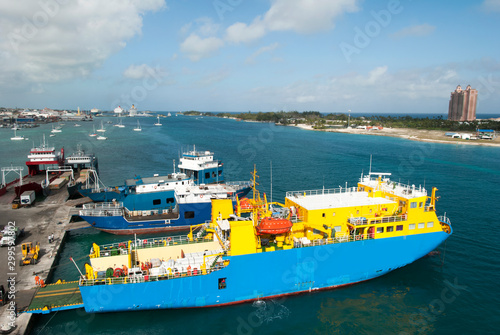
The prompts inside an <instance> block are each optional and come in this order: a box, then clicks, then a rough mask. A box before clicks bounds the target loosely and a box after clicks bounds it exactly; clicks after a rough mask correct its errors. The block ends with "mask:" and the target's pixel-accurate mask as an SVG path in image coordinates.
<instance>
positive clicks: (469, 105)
mask: <svg viewBox="0 0 500 335" xmlns="http://www.w3.org/2000/svg"><path fill="white" fill-rule="evenodd" d="M476 104H477V90H475V89H472V88H471V87H470V85H468V86H467V88H466V89H465V90H462V87H461V86H460V85H458V86H457V89H456V90H455V92H451V98H450V107H449V109H448V120H451V121H474V120H476Z"/></svg>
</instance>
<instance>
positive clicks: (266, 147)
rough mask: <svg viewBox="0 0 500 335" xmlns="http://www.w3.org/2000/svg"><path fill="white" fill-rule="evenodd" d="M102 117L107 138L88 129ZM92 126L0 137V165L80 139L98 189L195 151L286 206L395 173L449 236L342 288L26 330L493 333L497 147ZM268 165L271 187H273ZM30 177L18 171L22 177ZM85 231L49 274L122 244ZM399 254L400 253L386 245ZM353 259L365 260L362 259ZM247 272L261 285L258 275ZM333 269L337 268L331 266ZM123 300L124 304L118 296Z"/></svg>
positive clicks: (46, 323)
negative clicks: (102, 246)
mask: <svg viewBox="0 0 500 335" xmlns="http://www.w3.org/2000/svg"><path fill="white" fill-rule="evenodd" d="M101 120H103V121H104V124H105V125H106V126H107V132H106V133H105V136H107V137H108V140H106V141H97V140H96V139H95V138H92V137H89V136H88V134H89V133H90V131H91V130H92V126H93V125H94V124H95V126H96V128H98V127H99V126H100V122H101ZM106 121H112V122H113V123H116V122H118V120H117V119H116V118H111V117H110V118H106V117H104V118H99V119H97V121H95V122H81V123H80V124H81V125H82V126H81V127H74V125H73V124H74V122H66V124H65V125H64V126H63V128H62V130H63V131H62V133H59V134H57V135H56V136H55V137H48V136H49V134H50V130H51V129H52V128H51V125H42V126H41V127H38V128H33V129H26V130H22V131H19V132H18V134H19V135H24V136H25V137H29V140H28V141H10V137H11V136H12V134H11V133H12V131H10V130H5V129H2V130H0V165H1V166H2V167H3V166H8V165H10V164H11V163H12V164H13V165H19V166H24V162H25V160H26V155H27V153H28V151H29V149H30V148H31V147H32V145H33V141H34V142H35V145H36V144H39V143H40V141H41V139H42V134H46V139H47V140H48V141H49V144H50V145H51V146H55V147H56V148H60V147H61V146H64V148H65V153H66V154H67V155H68V154H70V153H72V152H73V151H75V150H76V147H77V145H78V144H81V145H82V148H83V149H84V150H85V151H88V152H94V153H95V154H96V155H97V156H98V157H99V168H100V175H101V178H102V180H103V182H104V183H105V184H106V185H116V184H120V183H122V182H123V180H124V179H125V178H129V177H132V176H134V175H139V174H140V175H141V176H150V175H152V174H154V173H160V174H164V173H168V172H171V171H172V166H173V160H174V159H175V160H176V162H177V161H178V157H179V153H180V152H181V151H183V150H185V149H187V148H188V146H192V145H196V148H197V149H199V150H203V149H206V150H211V151H214V152H215V154H216V157H217V158H219V159H221V160H222V161H223V162H224V167H225V174H226V179H227V180H244V179H249V178H250V171H251V170H252V169H253V164H256V165H257V170H258V172H259V175H260V179H259V183H260V186H259V189H260V190H262V191H265V192H266V193H267V195H268V197H270V196H271V193H272V198H273V200H275V201H282V200H283V199H284V195H285V192H286V191H291V190H307V189H320V188H323V187H325V188H336V187H339V186H341V187H345V186H346V183H345V182H346V181H347V182H348V184H347V186H348V187H349V186H354V185H355V184H356V182H357V180H358V178H359V176H360V175H361V173H362V172H365V173H366V172H368V169H369V161H370V155H373V167H372V170H373V171H378V172H392V173H393V176H392V178H393V179H394V180H400V181H401V182H404V183H409V184H415V185H417V186H418V185H419V184H421V185H424V184H425V186H426V188H427V189H428V190H430V188H431V187H432V186H436V187H437V188H438V189H439V191H438V195H439V196H441V199H439V201H438V204H437V209H438V212H439V215H442V214H443V213H444V212H446V214H447V215H448V216H449V217H450V219H451V222H452V225H453V229H454V234H453V235H452V236H451V237H450V238H449V239H448V241H447V242H446V244H445V245H443V246H442V247H441V248H440V249H439V253H438V254H436V255H433V256H429V257H425V258H423V259H421V260H419V261H417V262H415V263H414V264H411V265H409V266H407V267H405V268H402V269H399V270H396V271H393V272H392V273H389V274H388V275H385V276H383V277H380V278H377V279H374V280H371V281H367V282H364V283H360V284H357V285H352V286H349V287H345V288H341V289H336V290H329V291H322V292H314V293H311V294H303V295H299V296H292V297H286V298H282V299H275V300H269V301H265V302H261V303H260V304H252V303H249V304H240V305H235V306H229V307H223V308H204V309H188V310H159V311H147V312H129V313H110V314H97V315H92V314H86V313H85V312H83V310H75V311H64V312H58V313H55V314H50V315H43V316H37V321H36V324H35V328H34V329H33V333H34V334H84V333H88V334H164V333H200V334H202V333H206V334H285V333H286V334H324V333H362V334H370V333H388V334H432V333H436V334H456V333H485V334H487V333H491V334H493V333H498V329H500V318H498V311H499V308H498V306H500V293H499V292H500V290H498V280H499V278H500V276H499V275H500V262H499V261H498V259H500V247H499V244H500V237H499V235H500V226H499V224H500V220H499V219H498V217H497V216H496V215H497V212H498V209H499V206H498V199H500V151H499V149H498V148H491V147H481V146H467V145H454V144H434V143H424V142H415V141H409V140H403V139H397V138H390V137H382V136H367V135H352V134H339V133H324V132H314V131H306V130H301V129H297V128H293V127H279V126H275V125H273V124H264V123H248V122H238V121H235V120H231V119H220V118H209V117H188V116H178V117H175V116H173V117H170V118H165V119H161V122H162V124H163V126H162V127H155V126H154V125H153V124H154V123H155V122H156V118H140V122H141V127H142V129H143V131H142V132H134V131H132V128H134V127H135V125H136V122H137V121H136V119H135V118H124V119H123V124H124V125H125V126H126V127H125V128H118V127H113V126H112V125H110V124H106ZM271 166H272V185H273V187H272V191H271ZM25 171H26V170H25ZM121 239H123V237H116V236H112V235H108V234H105V233H101V232H96V231H94V230H93V229H82V230H78V231H73V232H72V233H71V234H70V236H69V238H68V240H67V242H66V245H65V248H64V250H63V252H62V254H61V258H60V263H59V264H60V265H59V266H58V267H57V269H56V270H55V273H54V278H53V279H54V280H57V279H59V278H61V279H65V280H75V279H76V278H77V277H78V272H77V270H76V268H75V267H74V266H73V265H72V264H71V263H70V262H69V260H68V259H69V257H73V258H74V259H75V260H77V263H78V265H79V266H80V267H81V268H83V264H84V263H85V261H86V255H87V254H88V251H89V249H90V246H91V243H92V242H96V243H109V242H111V241H116V240H121ZM394 252H395V253H397V252H398V251H397V250H394ZM352 262H353V263H356V262H370V255H366V257H365V258H363V259H353V260H352ZM271 266H273V265H272V264H262V266H261V267H260V268H257V269H255V271H259V272H261V273H262V280H266V268H267V267H271ZM331 266H335V264H332V265H331ZM124 299H126V297H124Z"/></svg>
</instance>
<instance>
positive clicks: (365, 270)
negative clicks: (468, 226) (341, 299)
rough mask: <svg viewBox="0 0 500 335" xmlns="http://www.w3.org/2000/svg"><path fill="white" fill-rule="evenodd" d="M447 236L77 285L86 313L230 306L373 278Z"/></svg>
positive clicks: (303, 250)
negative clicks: (157, 277)
mask: <svg viewBox="0 0 500 335" xmlns="http://www.w3.org/2000/svg"><path fill="white" fill-rule="evenodd" d="M450 235H451V231H450V232H449V233H446V232H444V231H439V232H432V233H424V234H415V235H406V236H398V237H390V238H383V239H366V240H360V241H352V242H344V243H334V244H326V245H316V246H310V247H299V248H292V249H289V250H277V251H268V252H259V253H252V254H245V255H238V256H224V257H223V259H224V260H228V261H229V264H228V265H227V266H225V267H224V268H222V269H220V270H217V271H214V272H211V273H209V274H206V275H197V276H187V277H179V278H171V279H165V280H159V281H145V282H139V283H127V284H113V285H92V286H80V292H81V294H82V298H83V303H84V307H85V310H86V311H87V312H89V313H97V312H116V311H134V310H151V309H168V308H189V307H209V306H220V305H229V304H236V303H242V302H247V301H252V300H257V299H266V298H273V297H278V296H284V295H292V294H298V293H303V292H311V291H315V290H321V289H331V288H336V287H339V286H344V285H350V284H354V283H358V282H362V281H365V280H369V279H372V278H376V277H379V276H381V275H384V274H386V273H388V272H390V271H393V270H395V269H398V268H401V267H403V266H405V265H408V264H411V263H413V262H414V261H416V260H418V259H420V258H422V257H423V256H425V255H427V254H428V253H429V252H431V251H432V250H434V249H435V248H437V247H438V246H439V245H440V244H441V243H442V242H443V241H445V240H446V239H447V238H448V237H449V236H450ZM221 282H223V283H224V285H222V287H221V285H220V283H221Z"/></svg>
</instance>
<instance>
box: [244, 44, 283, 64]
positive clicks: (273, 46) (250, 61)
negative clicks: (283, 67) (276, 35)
mask: <svg viewBox="0 0 500 335" xmlns="http://www.w3.org/2000/svg"><path fill="white" fill-rule="evenodd" d="M278 46H279V43H273V44H271V45H267V46H265V47H262V48H260V49H259V50H257V51H255V52H254V53H253V54H252V55H250V56H249V57H248V58H247V60H246V63H247V64H253V63H255V59H256V58H257V57H258V56H259V55H261V54H263V53H265V52H270V51H273V50H274V49H276V48H277V47H278Z"/></svg>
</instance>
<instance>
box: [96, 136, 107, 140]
mask: <svg viewBox="0 0 500 335" xmlns="http://www.w3.org/2000/svg"><path fill="white" fill-rule="evenodd" d="M96 138H97V139H98V140H100V141H104V140H107V139H108V138H107V137H105V136H101V135H99V136H97V137H96Z"/></svg>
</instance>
